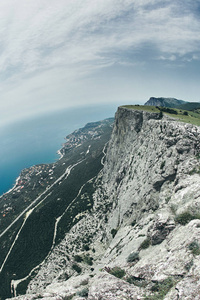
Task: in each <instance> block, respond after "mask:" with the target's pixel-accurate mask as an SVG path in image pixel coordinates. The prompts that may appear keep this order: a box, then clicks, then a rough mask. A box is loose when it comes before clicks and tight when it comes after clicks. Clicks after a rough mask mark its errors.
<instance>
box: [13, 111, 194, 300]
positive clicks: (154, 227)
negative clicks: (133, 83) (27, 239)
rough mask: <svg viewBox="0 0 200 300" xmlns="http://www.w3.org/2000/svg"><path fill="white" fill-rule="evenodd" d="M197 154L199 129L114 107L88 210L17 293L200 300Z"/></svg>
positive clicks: (31, 296) (110, 299)
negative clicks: (103, 155)
mask: <svg viewBox="0 0 200 300" xmlns="http://www.w3.org/2000/svg"><path fill="white" fill-rule="evenodd" d="M199 153H200V128H199V127H197V126H193V125H190V124H186V123H181V122H178V121H175V120H172V119H170V118H168V117H167V116H164V117H163V118H162V119H160V118H159V116H158V114H155V113H148V112H145V111H139V110H138V111H137V110H129V109H127V108H123V107H121V108H119V109H118V111H117V113H116V119H115V125H114V129H113V133H112V136H111V140H110V142H109V146H108V150H107V156H106V161H105V164H104V168H103V170H102V171H101V172H100V173H99V175H98V177H97V179H96V181H95V182H94V187H95V192H94V194H93V200H94V206H93V209H92V211H91V212H86V213H85V215H84V217H83V218H82V219H81V220H80V221H79V222H78V223H77V224H76V225H75V226H74V227H73V228H72V229H71V230H70V231H69V232H68V233H67V234H66V236H65V238H64V239H63V240H62V241H61V242H60V244H58V245H57V246H55V248H54V249H53V251H52V253H51V254H50V255H49V257H48V258H47V260H46V261H45V263H44V264H43V265H42V266H41V267H40V268H39V270H38V272H37V274H36V276H35V277H34V278H32V280H31V281H30V282H29V285H28V289H27V294H26V295H25V296H19V297H18V298H16V299H30V300H32V299H38V298H40V297H41V298H42V299H43V298H44V299H57V300H58V299H91V300H95V299H97V300H99V299H104V300H116V299H119V300H121V299H133V300H139V299H151V296H153V295H157V296H158V297H159V295H162V298H161V296H160V298H156V299H165V300H175V299H181V300H186V299H187V300H192V299H200V260H199V257H200V256H199V254H200V219H199V218H200V217H199V216H200V174H199V173H200V172H199V170H200V160H199ZM88 239H89V241H90V242H89V243H86V241H87V240H88ZM85 244H88V246H89V247H88V249H87V250H86V248H84V245H85ZM195 247H196V248H195ZM198 247H199V248H198ZM75 255H79V256H81V257H82V258H84V259H83V261H82V260H81V261H80V262H77V261H75ZM86 257H89V258H90V260H88V261H87V259H88V258H87V259H86ZM86 261H87V262H86ZM88 262H90V263H89V264H88ZM74 264H76V265H78V266H79V267H80V269H79V271H78V272H77V270H76V268H75V267H74ZM39 294H40V297H39V296H38V295H39ZM34 297H35V298H34ZM67 297H68V298H67ZM70 297H71V298H70ZM145 297H146V298H145ZM148 297H149V298H148Z"/></svg>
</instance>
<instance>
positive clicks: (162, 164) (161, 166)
mask: <svg viewBox="0 0 200 300" xmlns="http://www.w3.org/2000/svg"><path fill="white" fill-rule="evenodd" d="M164 166H165V160H164V161H163V162H162V163H161V165H160V169H163V168H164Z"/></svg>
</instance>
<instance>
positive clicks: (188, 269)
mask: <svg viewBox="0 0 200 300" xmlns="http://www.w3.org/2000/svg"><path fill="white" fill-rule="evenodd" d="M193 264H194V262H193V259H192V260H190V261H189V262H188V263H187V264H186V265H185V266H184V268H185V269H186V271H188V272H189V271H190V269H191V267H192V266H193Z"/></svg>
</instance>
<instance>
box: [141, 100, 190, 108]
mask: <svg viewBox="0 0 200 300" xmlns="http://www.w3.org/2000/svg"><path fill="white" fill-rule="evenodd" d="M184 104H187V102H186V101H183V100H178V99H176V98H164V97H159V98H156V97H151V98H149V100H148V101H147V102H146V103H145V104H144V105H151V106H165V107H172V108H173V107H179V105H184ZM183 109H184V108H183ZM185 109H187V108H185Z"/></svg>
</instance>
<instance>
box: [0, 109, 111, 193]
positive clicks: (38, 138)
mask: <svg viewBox="0 0 200 300" xmlns="http://www.w3.org/2000/svg"><path fill="white" fill-rule="evenodd" d="M116 110H117V105H115V104H111V105H98V106H90V107H88V106H85V107H79V108H70V109H64V110H62V111H56V112H51V113H48V114H47V113H46V114H44V115H40V116H37V117H32V118H30V119H25V120H21V121H18V122H16V123H13V124H10V125H7V126H6V127H5V126H4V127H3V128H0V195H2V194H3V193H5V192H7V191H8V190H9V189H11V188H12V187H13V186H14V184H15V181H16V178H17V177H18V176H19V174H20V172H21V170H22V169H24V168H28V167H30V166H33V165H37V164H42V163H52V162H55V161H56V160H58V159H59V155H58V153H57V151H58V150H59V149H60V148H61V147H62V144H63V143H64V142H65V139H64V138H65V137H66V136H67V135H68V134H70V133H72V132H73V131H74V130H76V129H79V128H81V127H83V126H84V125H85V124H86V123H88V122H95V121H100V120H104V119H106V118H109V117H114V114H115V112H116Z"/></svg>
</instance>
